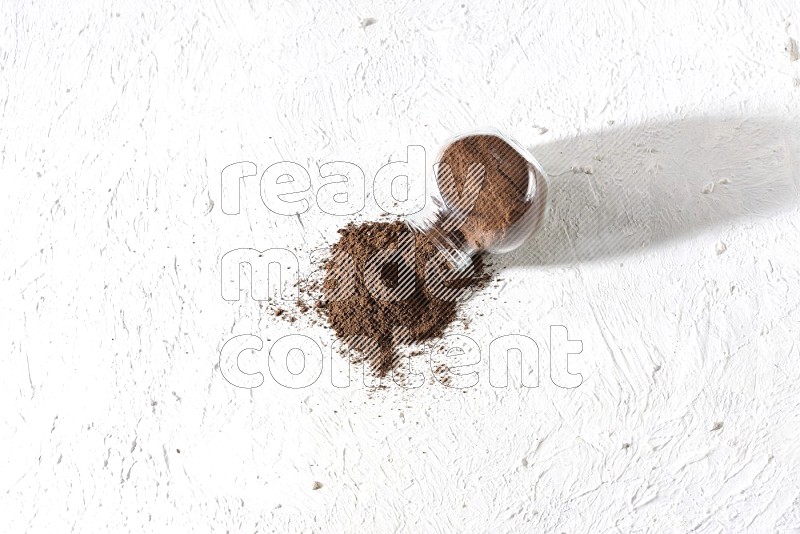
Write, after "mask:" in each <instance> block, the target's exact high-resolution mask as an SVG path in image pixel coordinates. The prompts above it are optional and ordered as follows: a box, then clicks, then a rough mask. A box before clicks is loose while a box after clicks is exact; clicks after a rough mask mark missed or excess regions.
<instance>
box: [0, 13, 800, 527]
mask: <svg viewBox="0 0 800 534" xmlns="http://www.w3.org/2000/svg"><path fill="white" fill-rule="evenodd" d="M658 4H659V3H657V2H629V3H622V2H618V3H614V7H611V8H609V7H603V6H601V5H600V3H599V2H598V3H595V2H586V3H585V4H584V3H575V2H521V1H506V2H487V3H478V2H472V1H470V0H464V1H463V3H462V2H458V1H457V2H448V3H445V4H439V5H432V4H431V3H430V2H423V1H420V0H408V1H404V2H400V3H386V4H385V5H379V4H378V3H376V2H366V1H355V2H345V3H336V4H327V3H323V2H300V3H293V4H292V5H290V4H286V3H273V5H271V6H269V7H267V6H266V5H262V4H261V3H256V2H251V3H247V2H229V3H222V2H211V1H201V2H184V3H182V4H168V3H163V2H130V3H121V2H115V3H100V2H95V1H88V2H77V3H75V2H73V3H67V4H58V3H55V2H49V3H39V4H36V3H32V2H26V1H4V2H2V3H0V15H2V20H3V23H2V26H0V28H2V29H1V30H0V32H1V33H0V112H1V113H2V119H1V121H2V126H1V127H0V147H2V151H1V152H0V171H1V172H2V184H3V187H4V194H3V195H2V198H3V205H2V215H0V217H2V221H3V232H2V241H1V242H0V245H1V248H2V260H0V265H2V273H1V274H2V285H0V288H2V295H1V296H2V298H0V315H2V322H0V341H1V342H2V343H1V344H0V346H2V349H3V351H2V364H3V365H2V367H3V373H2V375H0V395H1V397H0V401H2V408H0V410H2V425H1V426H0V443H2V446H1V448H2V451H3V454H2V457H1V458H0V484H1V486H0V489H2V495H0V518H2V519H0V521H2V524H3V529H2V530H3V531H4V532H23V531H30V532H66V531H76V532H98V531H110V532H116V531H132V532H141V531H156V532H158V531H167V530H169V531H172V532H187V531H198V532H208V531H210V530H213V531H219V532H225V531H230V532H254V531H256V532H271V531H281V532H283V531H292V532H300V531H320V532H321V531H329V530H333V531H344V530H362V531H367V532H370V531H372V532H390V531H395V530H400V531H407V532H419V531H430V532H450V531H480V532H482V531H492V532H511V531H519V532H528V531H543V532H570V533H571V532H593V533H594V532H689V531H697V532H740V531H749V532H772V531H778V532H800V439H798V435H797V428H798V425H800V407H799V405H800V385H798V378H800V364H799V363H798V356H800V346H798V343H797V339H798V331H799V329H798V326H799V323H800V260H798V250H800V232H798V228H800V212H798V210H797V204H796V200H797V188H798V181H799V180H800V146H799V145H798V139H800V135H799V134H800V132H798V124H800V123H798V119H800V62H798V61H792V59H794V57H795V56H796V53H797V52H796V50H797V49H796V48H795V47H792V46H791V41H790V40H789V39H790V38H793V39H795V40H796V41H800V9H799V8H798V5H797V3H796V2H790V1H788V0H787V1H785V2H779V1H773V2H745V3H743V4H745V5H740V4H739V3H736V2H718V3H715V2H700V3H699V4H703V5H699V6H698V5H694V4H695V2H686V3H681V5H680V6H672V7H670V8H667V7H664V6H659V5H658ZM323 6H326V7H323ZM367 18H374V23H373V24H364V25H363V26H364V27H362V19H367ZM476 125H477V126H480V125H492V126H495V127H497V128H500V129H501V130H503V131H505V132H507V133H509V134H511V135H512V136H513V137H515V138H516V139H517V140H519V141H520V142H522V143H523V144H524V145H526V146H528V147H529V148H530V149H531V151H532V152H533V153H534V154H535V155H536V156H537V157H538V158H540V159H541V161H542V163H543V164H544V166H545V168H546V169H547V171H548V172H549V173H550V174H551V175H552V176H553V189H554V195H553V203H554V204H553V213H552V218H551V219H550V220H549V222H548V223H547V226H546V227H545V228H544V229H543V231H542V233H541V234H540V235H539V236H538V237H537V238H536V239H534V240H531V241H530V242H529V243H528V244H526V245H525V246H524V247H523V249H521V250H519V251H516V252H514V253H512V254H511V255H508V256H505V257H502V258H497V261H496V266H497V267H498V268H500V269H501V272H500V273H499V274H498V276H499V277H500V278H501V279H502V280H501V281H499V282H498V283H495V284H493V285H492V286H491V287H490V288H487V289H486V290H485V291H483V292H481V293H479V294H477V295H476V296H475V297H474V298H473V299H471V300H470V301H469V302H468V304H467V305H466V307H465V310H464V315H465V316H466V317H469V318H471V320H470V322H469V327H468V329H466V330H465V329H464V325H463V324H461V323H458V324H456V325H454V329H455V330H456V331H459V332H463V333H466V334H467V335H469V336H471V337H472V338H473V339H475V340H476V341H477V342H478V343H479V344H480V346H481V348H482V349H483V350H484V351H485V350H486V347H487V345H488V343H489V341H490V340H491V339H492V338H494V337H497V336H499V335H503V334H508V333H515V332H516V333H523V334H526V335H528V336H530V337H532V338H533V339H534V340H536V342H537V343H538V344H539V346H540V348H541V349H542V351H543V353H544V354H546V352H545V351H546V350H547V349H548V347H549V343H550V339H549V326H550V325H557V324H563V325H566V326H567V327H568V328H569V332H570V337H571V338H573V339H580V340H582V341H583V348H584V350H583V353H581V355H579V356H578V357H577V359H576V360H575V362H576V365H577V366H578V367H579V368H580V370H581V371H582V373H583V376H584V383H583V384H582V385H581V386H580V387H578V388H576V389H572V390H565V389H560V388H558V387H556V386H555V385H553V384H552V383H551V382H550V381H549V380H548V379H547V378H546V376H547V369H546V367H544V363H543V368H542V369H543V371H542V373H543V375H542V376H543V377H545V378H543V380H542V383H541V385H540V387H539V388H537V389H524V388H521V387H520V386H519V382H518V380H515V379H512V380H511V381H510V385H509V387H508V388H505V389H496V388H492V387H491V386H490V385H489V384H488V382H487V379H486V368H485V367H481V366H478V367H477V368H478V370H479V371H480V372H481V382H480V384H479V385H478V386H476V387H475V388H471V389H469V390H466V392H462V391H460V390H455V389H448V388H445V387H443V386H441V385H439V384H434V383H430V384H427V385H426V386H424V387H421V388H420V389H418V390H413V391H406V390H403V389H401V388H399V387H394V388H391V389H389V390H388V391H381V392H375V393H369V392H368V391H367V390H365V389H364V388H363V387H361V386H356V385H354V386H352V387H350V388H346V389H335V388H333V387H332V386H330V384H329V383H327V385H326V384H325V383H322V382H323V381H321V382H320V383H318V384H315V385H314V386H312V387H310V388H307V389H304V390H298V391H295V390H289V389H285V388H282V387H281V386H278V385H277V384H275V382H274V381H273V380H271V379H270V378H267V380H266V382H265V384H264V385H263V386H261V387H259V388H256V389H252V390H244V389H237V388H234V387H233V386H231V385H230V384H228V383H227V382H226V381H225V380H224V379H223V378H222V376H221V374H220V371H219V369H218V368H217V363H218V360H219V351H220V349H221V347H222V345H223V344H224V343H225V341H227V340H228V339H230V338H231V337H233V336H234V335H237V334H251V333H252V334H256V335H259V336H260V337H261V338H262V339H263V340H264V343H265V346H269V344H270V343H271V342H272V341H274V340H275V339H277V338H278V337H280V336H281V335H284V334H287V333H292V332H297V331H302V332H303V333H306V334H307V335H309V336H311V337H312V338H314V339H316V340H318V342H319V343H320V344H321V345H323V346H324V347H325V350H328V347H329V346H330V343H331V336H330V333H329V332H328V331H327V330H325V329H324V328H322V327H320V326H315V325H311V324H309V323H308V322H307V321H305V320H304V319H301V320H300V321H298V322H297V323H295V324H290V323H287V322H278V321H276V320H275V319H274V317H273V316H272V315H271V312H270V310H271V308H270V307H269V306H265V307H264V308H260V307H259V305H258V303H256V302H254V301H253V300H250V299H247V300H242V301H240V302H226V301H224V300H222V298H221V297H220V289H219V277H220V270H219V259H220V257H221V255H222V254H224V253H225V252H227V251H228V250H231V249H234V248H238V247H254V248H258V249H264V248H268V247H275V246H281V247H287V248H290V249H294V250H296V251H297V254H298V257H299V258H300V260H301V268H302V269H304V270H305V271H308V270H309V269H310V264H309V263H308V262H309V260H308V258H309V253H310V251H311V250H312V249H314V248H318V247H320V246H324V245H326V244H329V243H331V242H332V240H333V239H335V236H336V233H335V230H336V228H338V227H339V226H341V225H342V224H344V222H345V221H346V220H350V219H349V218H342V217H334V216H329V215H325V214H323V213H321V211H320V210H319V209H318V208H317V207H316V206H312V207H311V208H310V209H309V211H308V212H307V213H305V214H303V215H302V216H301V217H300V219H298V218H297V217H281V216H277V215H275V214H272V213H270V212H269V211H268V210H267V209H266V208H265V207H264V206H263V204H262V203H261V200H260V199H259V194H258V193H259V189H258V182H257V180H249V181H248V180H245V182H244V184H245V185H244V189H243V193H242V213H241V214H240V215H238V216H229V215H225V214H224V213H222V211H221V210H220V207H219V204H220V198H219V191H220V186H219V180H220V171H221V170H222V168H223V167H225V166H226V165H228V164H230V163H234V162H238V161H243V160H249V161H252V162H254V163H256V165H257V167H258V171H259V173H261V172H263V170H264V169H265V168H266V167H267V166H268V165H270V164H272V163H275V162H277V161H281V160H292V161H296V162H299V163H301V164H302V165H304V166H305V167H306V168H308V169H310V172H311V177H312V180H315V182H314V184H315V188H316V187H318V186H319V181H318V180H319V177H318V174H317V172H316V169H317V168H318V166H319V165H320V164H322V163H324V162H328V161H334V160H345V161H352V162H355V163H357V164H359V165H361V166H362V168H363V169H364V170H365V172H366V174H367V176H368V177H371V176H374V174H375V172H376V171H377V170H378V168H380V166H381V165H383V164H384V163H386V162H387V161H389V160H391V159H394V160H397V159H400V158H403V159H404V157H405V147H406V146H407V145H409V144H420V145H423V146H425V147H426V149H427V150H428V153H429V154H431V153H433V151H434V150H435V149H436V147H437V145H438V143H439V142H440V141H441V140H443V139H445V138H447V137H449V136H451V135H452V134H454V133H456V132H458V131H461V130H464V129H469V128H472V127H474V126H476ZM380 213H381V210H380V208H378V207H377V206H376V205H375V203H374V202H373V201H372V200H371V198H368V199H367V202H366V208H365V210H364V212H362V213H361V214H359V216H358V217H357V218H356V219H358V220H368V219H375V218H376V217H378V216H379V214H380ZM478 314H483V316H480V315H478ZM484 357H485V354H484ZM265 360H266V356H265V355H264V354H262V355H261V356H259V357H251V358H249V359H248V358H247V357H244V356H243V357H242V361H241V364H242V367H243V368H245V367H248V368H250V369H251V370H252V369H257V368H261V369H262V370H263V369H264V365H265ZM544 361H545V360H543V362H544ZM329 363H330V359H329V357H328V358H327V359H326V369H325V372H326V373H328V372H329V368H328V367H329ZM323 376H326V375H323ZM718 423H721V424H722V426H721V427H719V424H718ZM314 481H319V482H321V483H322V487H321V488H320V489H317V490H312V484H313V482H314Z"/></svg>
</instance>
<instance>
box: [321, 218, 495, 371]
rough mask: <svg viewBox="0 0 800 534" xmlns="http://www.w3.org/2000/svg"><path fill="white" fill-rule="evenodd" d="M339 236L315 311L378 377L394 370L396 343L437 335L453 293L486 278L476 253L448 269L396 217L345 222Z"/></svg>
mask: <svg viewBox="0 0 800 534" xmlns="http://www.w3.org/2000/svg"><path fill="white" fill-rule="evenodd" d="M339 234H340V238H339V241H338V242H337V243H336V244H335V245H333V247H332V248H331V255H330V257H329V259H328V260H327V261H326V263H325V279H324V281H323V284H322V299H321V300H320V301H319V302H318V303H317V306H316V308H317V309H319V310H321V311H322V312H323V313H324V315H326V316H327V319H328V324H329V325H330V326H331V328H333V331H334V332H335V334H336V336H337V337H338V338H340V339H342V340H344V341H345V343H346V344H347V345H348V346H349V347H350V348H351V349H354V350H355V351H356V352H357V353H358V354H359V355H360V358H363V360H364V361H365V362H366V363H367V364H368V365H369V367H370V369H371V370H372V371H373V373H375V375H377V376H380V377H382V376H385V375H386V374H387V373H389V372H390V371H391V370H392V369H394V367H395V365H396V363H397V359H398V354H397V350H396V349H397V347H398V346H400V345H408V344H411V343H418V342H422V341H425V340H429V339H433V338H436V337H439V336H441V335H442V333H443V332H444V330H445V328H447V326H448V325H449V324H450V323H451V322H452V321H453V320H454V319H455V317H456V311H457V306H458V299H457V298H455V297H457V296H458V295H459V294H460V292H462V291H463V290H466V289H468V288H470V287H473V286H476V285H481V284H482V283H483V282H485V281H486V280H487V279H488V275H486V274H485V273H484V264H483V259H482V257H481V256H480V255H478V256H476V257H475V258H474V260H473V264H472V268H471V269H467V270H466V271H464V272H462V273H459V274H458V275H457V276H454V275H453V273H448V272H447V267H446V264H445V263H444V262H440V261H439V260H440V259H443V258H439V257H437V255H438V254H439V253H438V251H437V249H436V248H435V247H434V246H433V244H432V243H431V242H430V241H429V240H428V239H427V238H426V237H425V235H424V234H422V233H419V232H416V231H414V230H412V229H411V228H409V227H408V226H407V225H405V224H404V223H402V222H400V221H395V222H367V223H363V224H359V225H354V224H352V223H351V224H349V225H348V226H346V227H345V228H342V229H340V230H339ZM435 273H438V274H435ZM437 281H440V282H441V285H437V283H438V282H437ZM437 287H438V288H439V289H438V290H437V289H436V288H437ZM447 290H450V291H451V293H450V294H446V293H445V291H447ZM443 296H444V297H445V298H440V297H443Z"/></svg>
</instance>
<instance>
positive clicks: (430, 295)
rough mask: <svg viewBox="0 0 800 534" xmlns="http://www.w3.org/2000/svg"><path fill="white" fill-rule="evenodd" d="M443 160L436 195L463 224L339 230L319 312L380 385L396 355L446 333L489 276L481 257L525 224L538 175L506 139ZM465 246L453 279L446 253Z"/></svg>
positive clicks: (463, 148) (489, 139)
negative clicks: (464, 261)
mask: <svg viewBox="0 0 800 534" xmlns="http://www.w3.org/2000/svg"><path fill="white" fill-rule="evenodd" d="M440 162H441V163H446V164H448V165H449V168H450V170H451V171H452V172H450V173H446V176H443V175H442V174H439V175H438V176H437V182H438V184H439V189H440V192H441V194H442V198H443V200H444V201H445V203H446V204H447V206H449V208H448V209H452V208H453V207H454V206H455V207H456V210H457V212H458V216H457V217H455V218H453V217H452V216H447V214H446V212H439V213H438V214H437V217H438V219H437V220H435V221H434V223H433V225H432V226H431V227H429V228H427V229H426V230H420V229H415V228H416V226H415V225H407V224H405V223H403V222H400V221H395V222H367V223H362V224H358V225H355V224H352V223H351V224H349V225H348V226H346V227H345V228H342V229H340V230H339V234H340V237H339V241H338V242H337V243H336V244H334V245H333V247H332V248H331V254H330V257H329V258H328V260H327V261H326V263H325V278H324V281H323V283H322V288H321V289H322V297H321V299H320V300H319V301H318V302H317V303H316V305H315V309H316V310H317V311H319V312H321V313H322V315H323V316H325V317H326V318H327V321H328V324H329V325H330V326H331V328H332V329H333V331H334V333H335V334H336V336H337V337H338V338H339V339H341V340H343V341H344V342H345V344H346V345H347V346H348V347H349V348H350V349H351V350H353V351H355V353H356V358H357V359H359V360H363V361H365V362H367V364H368V365H369V368H370V369H371V370H372V371H373V373H374V374H375V375H377V376H379V377H383V376H385V375H387V374H388V373H389V372H390V371H392V370H394V369H395V367H396V366H397V363H398V361H399V354H398V348H399V347H401V346H404V345H410V344H414V343H419V342H423V341H426V340H430V339H434V338H437V337H440V336H441V335H442V334H443V333H444V331H445V329H446V328H447V327H448V325H449V324H450V323H451V322H452V321H453V320H454V319H455V318H456V312H457V308H458V304H459V302H460V300H461V296H462V295H463V292H464V291H465V290H467V289H469V288H471V287H474V286H479V287H480V286H482V285H483V284H484V282H485V281H486V280H488V278H489V275H488V274H486V273H485V272H484V263H483V254H484V251H485V250H487V249H489V250H491V246H492V245H493V244H497V243H500V242H502V241H503V240H506V242H507V239H508V238H509V237H513V236H514V234H513V232H519V231H524V230H525V228H521V227H526V226H529V225H528V224H527V222H528V221H529V219H530V215H531V208H532V206H533V204H532V202H531V199H530V198H529V197H528V192H529V191H528V190H529V187H530V183H531V174H530V173H531V172H538V171H535V170H532V166H531V164H530V162H529V161H528V160H527V159H526V158H525V157H523V156H522V154H521V153H520V152H518V151H517V150H516V149H515V148H514V147H513V146H511V145H510V144H508V143H507V142H506V141H504V140H503V139H502V138H501V137H499V136H496V135H488V134H486V135H470V136H466V137H462V138H460V139H457V140H455V141H453V142H452V143H451V144H450V145H448V147H447V148H446V149H445V150H444V152H443V153H442V156H441V158H440ZM474 164H479V165H480V166H481V168H482V169H484V170H485V172H484V173H483V174H481V178H477V179H476V175H475V173H474V172H473V170H474V167H473V165H474ZM534 207H535V206H534ZM448 217H449V218H448ZM526 217H528V219H525V220H523V219H524V218H526ZM452 221H455V223H453V224H451V222H452ZM518 223H520V224H518ZM528 229H529V228H528ZM518 235H522V234H518ZM442 236H445V237H446V239H443V238H442ZM464 243H467V244H469V245H470V246H468V247H465V250H468V251H469V255H468V256H467V258H469V261H468V263H470V265H468V266H467V268H465V269H463V270H457V271H456V270H454V269H453V264H451V263H448V261H447V259H446V258H447V257H448V256H449V255H448V254H447V251H448V250H452V248H451V247H453V246H455V247H461V246H462V245H464ZM436 371H437V373H440V374H441V373H442V372H443V370H442V369H437V370H436Z"/></svg>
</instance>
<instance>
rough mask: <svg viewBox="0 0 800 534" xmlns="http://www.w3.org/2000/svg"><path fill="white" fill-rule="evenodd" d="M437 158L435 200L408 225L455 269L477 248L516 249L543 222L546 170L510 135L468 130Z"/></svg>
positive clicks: (463, 265)
mask: <svg viewBox="0 0 800 534" xmlns="http://www.w3.org/2000/svg"><path fill="white" fill-rule="evenodd" d="M435 161H436V162H437V163H436V164H435V166H434V177H435V183H434V184H432V185H433V187H432V191H433V192H432V193H431V194H430V202H428V203H426V206H425V209H423V211H421V212H420V213H419V214H417V215H416V216H415V217H414V218H412V219H410V220H409V221H408V225H409V226H410V227H411V228H412V229H414V230H416V231H419V232H422V233H424V234H425V235H426V236H427V237H428V239H430V240H431V241H432V242H433V244H434V245H435V246H436V248H437V249H439V251H440V252H441V253H442V254H443V255H444V257H445V258H446V259H447V260H448V261H449V263H450V264H451V265H452V267H453V268H455V269H456V270H463V269H464V268H466V267H467V266H469V265H470V264H471V262H472V259H473V257H474V256H475V255H477V254H480V253H483V252H490V253H503V252H509V251H511V250H514V249H516V248H517V247H519V246H520V245H521V244H522V243H523V242H524V241H525V239H527V238H528V236H530V235H531V234H532V233H533V232H535V231H536V230H538V229H539V228H540V227H541V225H542V222H543V220H544V218H545V216H546V212H547V208H548V195H547V185H548V184H547V182H548V179H547V175H546V174H545V172H544V170H543V169H542V166H541V165H540V164H539V162H537V161H536V160H535V159H534V157H533V156H532V155H531V154H530V153H529V152H528V151H527V150H526V149H525V148H523V147H522V145H520V144H519V143H517V142H516V141H514V140H513V139H511V138H510V137H508V136H506V135H504V134H502V133H500V132H499V131H497V130H494V129H486V128H484V129H481V130H476V131H471V132H468V133H463V134H461V135H458V136H456V137H454V138H452V139H450V140H449V141H447V142H446V143H444V144H443V146H442V148H441V149H440V150H439V153H438V155H437V157H436V160H435Z"/></svg>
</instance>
